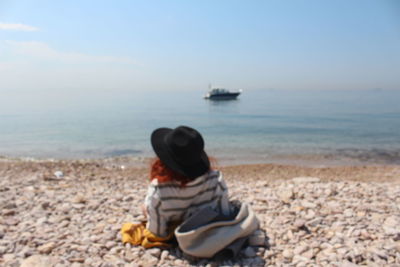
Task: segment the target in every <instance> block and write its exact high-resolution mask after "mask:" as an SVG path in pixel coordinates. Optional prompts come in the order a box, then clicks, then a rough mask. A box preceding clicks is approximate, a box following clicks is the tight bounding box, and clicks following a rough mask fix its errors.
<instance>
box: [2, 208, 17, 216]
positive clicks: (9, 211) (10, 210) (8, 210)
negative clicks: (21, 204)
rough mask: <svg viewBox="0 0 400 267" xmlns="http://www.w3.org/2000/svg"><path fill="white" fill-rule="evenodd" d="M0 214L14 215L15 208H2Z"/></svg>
mask: <svg viewBox="0 0 400 267" xmlns="http://www.w3.org/2000/svg"><path fill="white" fill-rule="evenodd" d="M1 214H2V215H3V216H12V215H15V210H14V209H3V210H2V211H1Z"/></svg>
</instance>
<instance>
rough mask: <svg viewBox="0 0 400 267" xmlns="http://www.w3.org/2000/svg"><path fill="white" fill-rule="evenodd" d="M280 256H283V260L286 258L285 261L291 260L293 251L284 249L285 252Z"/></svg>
mask: <svg viewBox="0 0 400 267" xmlns="http://www.w3.org/2000/svg"><path fill="white" fill-rule="evenodd" d="M282 256H283V257H284V258H286V259H291V258H293V251H292V250H290V249H285V250H284V251H283V252H282Z"/></svg>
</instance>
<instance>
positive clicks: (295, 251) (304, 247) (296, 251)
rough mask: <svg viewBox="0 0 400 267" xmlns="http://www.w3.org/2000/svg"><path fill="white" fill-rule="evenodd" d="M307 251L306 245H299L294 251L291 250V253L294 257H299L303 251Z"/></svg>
mask: <svg viewBox="0 0 400 267" xmlns="http://www.w3.org/2000/svg"><path fill="white" fill-rule="evenodd" d="M307 249H308V246H306V245H299V246H297V247H295V249H294V250H293V253H294V254H295V255H300V254H302V253H303V252H304V251H306V250H307Z"/></svg>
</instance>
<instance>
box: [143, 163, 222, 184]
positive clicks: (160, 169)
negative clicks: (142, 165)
mask: <svg viewBox="0 0 400 267" xmlns="http://www.w3.org/2000/svg"><path fill="white" fill-rule="evenodd" d="M210 161H211V163H212V165H214V163H215V159H213V158H210ZM210 169H211V168H210ZM153 179H157V181H158V182H159V183H165V182H171V181H177V182H180V183H181V185H182V186H185V184H187V183H188V182H190V181H192V180H193V179H192V178H189V177H186V176H184V175H182V174H179V173H177V172H175V171H173V170H171V169H170V168H168V167H167V166H165V164H164V163H162V161H161V160H160V159H159V158H155V159H154V160H153V161H152V162H151V167H150V181H151V180H153Z"/></svg>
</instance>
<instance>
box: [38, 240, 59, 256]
mask: <svg viewBox="0 0 400 267" xmlns="http://www.w3.org/2000/svg"><path fill="white" fill-rule="evenodd" d="M55 247H56V243H54V242H49V243H46V244H44V245H42V246H40V247H38V248H37V250H38V251H39V252H40V253H45V254H49V253H50V252H51V251H52V250H53V249H54V248H55Z"/></svg>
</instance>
